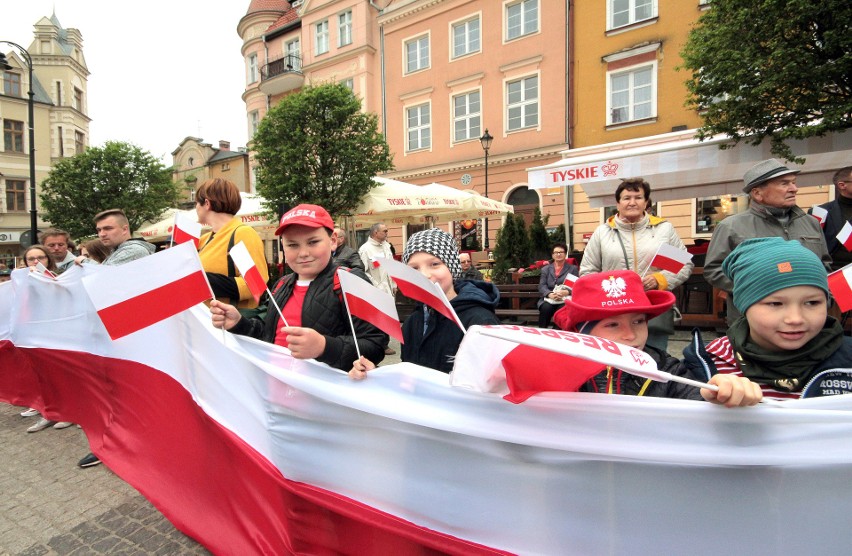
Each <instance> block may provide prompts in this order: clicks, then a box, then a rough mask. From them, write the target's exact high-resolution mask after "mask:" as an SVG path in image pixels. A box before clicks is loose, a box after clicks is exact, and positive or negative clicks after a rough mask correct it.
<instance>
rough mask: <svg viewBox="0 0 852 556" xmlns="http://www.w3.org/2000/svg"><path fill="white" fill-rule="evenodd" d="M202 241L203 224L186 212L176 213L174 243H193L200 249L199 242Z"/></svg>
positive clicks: (173, 232) (173, 233) (173, 231)
mask: <svg viewBox="0 0 852 556" xmlns="http://www.w3.org/2000/svg"><path fill="white" fill-rule="evenodd" d="M200 239H201V224H199V223H198V222H197V221H196V220H194V219H193V218H192V217H191V216H188V215H187V214H186V213H184V212H176V213H175V225H174V229H173V230H172V243H173V244H174V245H180V244H181V243H185V242H187V241H191V242H192V243H193V244H194V245H195V248H196V249H198V241H199V240H200Z"/></svg>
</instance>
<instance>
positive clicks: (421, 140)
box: [405, 103, 432, 151]
mask: <svg viewBox="0 0 852 556" xmlns="http://www.w3.org/2000/svg"><path fill="white" fill-rule="evenodd" d="M405 114H406V120H407V122H408V125H407V127H408V141H407V144H406V147H407V150H409V151H416V150H419V149H428V148H429V147H430V146H432V117H431V114H430V109H429V104H428V103H426V104H420V105H418V106H412V107H410V108H406V110H405Z"/></svg>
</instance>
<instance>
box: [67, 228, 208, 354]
mask: <svg viewBox="0 0 852 556" xmlns="http://www.w3.org/2000/svg"><path fill="white" fill-rule="evenodd" d="M154 269H156V272H153V270H154ZM82 280H83V287H84V288H85V289H86V293H87V294H88V296H89V299H91V300H92V304H93V305H94V306H95V309H96V310H97V312H98V317H100V319H101V322H103V324H104V326H105V327H106V329H107V332H108V333H109V337H110V338H112V339H113V340H117V339H118V338H121V337H124V336H127V335H128V334H132V333H134V332H136V331H138V330H142V329H143V328H146V327H148V326H151V325H152V324H155V323H157V322H160V321H161V320H164V319H167V318H169V317H171V316H173V315H176V314H178V313H181V312H183V311H185V310H187V309H189V308H190V307H192V306H194V305H197V304H199V303H201V302H202V301H206V300H208V299H210V298H211V297H213V292H212V291H211V289H210V284H209V283H208V282H207V277H206V276H205V274H204V269H203V268H202V267H201V259H199V258H198V252H197V251H196V250H195V248H194V247H193V246H192V244H190V243H184V244H182V245H177V246H175V247H173V248H171V249H166V250H165V251H160V252H159V253H156V254H154V255H151V256H150V257H143V258H141V259H137V260H135V261H131V262H129V263H127V264H124V265H121V266H104V267H101V268H100V272H97V273H96V274H92V275H90V276H84V277H83V279H82Z"/></svg>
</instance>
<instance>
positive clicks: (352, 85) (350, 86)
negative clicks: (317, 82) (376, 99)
mask: <svg viewBox="0 0 852 556" xmlns="http://www.w3.org/2000/svg"><path fill="white" fill-rule="evenodd" d="M341 83H342V84H343V86H344V87H346V88H347V89H349V90H350V91H354V90H355V80H354V79H352V78H351V77H350V78H349V79H344V80H343V81H341Z"/></svg>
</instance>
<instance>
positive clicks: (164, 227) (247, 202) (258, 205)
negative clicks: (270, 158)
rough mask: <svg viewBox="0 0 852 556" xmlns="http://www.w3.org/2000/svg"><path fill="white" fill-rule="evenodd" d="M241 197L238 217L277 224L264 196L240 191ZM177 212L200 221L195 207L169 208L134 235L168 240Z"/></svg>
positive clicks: (255, 223) (254, 224) (254, 223)
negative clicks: (269, 212)
mask: <svg viewBox="0 0 852 556" xmlns="http://www.w3.org/2000/svg"><path fill="white" fill-rule="evenodd" d="M240 197H242V204H241V206H240V210H239V211H238V212H237V217H238V218H240V220H242V221H243V223H244V224H246V225H248V226H252V227H255V228H256V227H264V226H274V225H275V224H276V222H275V221H274V220H269V219H267V218H266V216H265V210H264V208H263V206H262V203H263V197H261V196H259V195H252V194H251V193H240ZM176 212H183V213H184V214H185V215H186V216H188V217H189V218H191V219H192V220H193V221H195V222H198V215H197V214H196V213H195V209H189V210H184V211H180V210H178V209H167V210H166V212H164V213H163V216H162V217H161V218H160V220H158V221H157V222H154V223H152V224H146V225H144V226H141V227H140V228H139V229H138V230H136V231H135V232H134V233H133V235H134V236H136V237H143V238H145V239H147V240H148V241H153V242H158V241H166V240H168V239H169V236H170V235H171V233H172V228H173V227H174V224H175V213H176ZM207 230H209V228H206V229H205V230H204V231H207Z"/></svg>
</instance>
